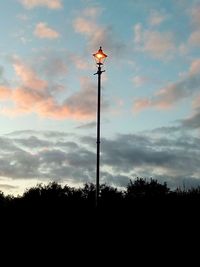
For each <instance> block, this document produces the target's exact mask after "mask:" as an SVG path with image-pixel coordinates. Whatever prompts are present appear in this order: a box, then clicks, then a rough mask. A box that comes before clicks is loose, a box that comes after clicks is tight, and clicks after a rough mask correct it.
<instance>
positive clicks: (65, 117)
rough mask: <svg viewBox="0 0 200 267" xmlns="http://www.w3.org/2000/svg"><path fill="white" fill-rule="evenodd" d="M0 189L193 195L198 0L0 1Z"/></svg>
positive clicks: (197, 176)
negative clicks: (98, 187) (101, 185)
mask: <svg viewBox="0 0 200 267" xmlns="http://www.w3.org/2000/svg"><path fill="white" fill-rule="evenodd" d="M0 10H1V27H0V35H1V42H0V125H1V127H0V190H2V191H3V192H5V193H11V194H21V193H22V192H23V191H24V189H25V188H27V187H30V186H33V185H35V184H37V183H46V182H49V181H52V180H55V181H58V182H60V183H67V184H69V185H72V186H80V185H82V184H83V183H85V182H95V162H96V137H95V136H96V128H95V127H96V98H97V77H96V76H94V75H93V74H94V73H95V72H96V66H95V63H94V60H93V58H92V54H93V53H94V52H96V51H97V50H98V49H99V46H102V47H103V50H104V52H105V53H106V54H108V58H107V60H106V62H105V65H104V68H105V70H106V72H105V73H103V75H102V123H101V129H102V147H101V181H102V182H106V183H109V184H111V185H113V186H119V187H123V186H126V184H127V183H128V181H129V179H130V178H136V177H146V178H150V177H153V178H155V179H158V180H159V181H162V182H163V181H166V182H167V183H168V184H169V185H170V186H171V187H173V188H174V187H176V186H180V187H183V186H187V187H188V186H196V185H198V184H200V135H199V130H200V90H199V89H200V1H199V0H190V1H189V0H176V1H175V0H167V1H166V0H126V1H118V0H109V1H106V0H97V1H96V0H7V1H0Z"/></svg>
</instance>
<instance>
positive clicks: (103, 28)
mask: <svg viewBox="0 0 200 267" xmlns="http://www.w3.org/2000/svg"><path fill="white" fill-rule="evenodd" d="M102 10H103V9H101V8H100V7H93V8H91V9H89V10H88V9H87V8H86V9H83V10H82V12H81V14H82V15H81V16H77V18H76V19H75V20H74V21H73V27H74V30H75V32H77V33H80V34H82V35H83V36H85V37H86V40H87V42H88V43H87V45H88V47H89V50H90V51H96V50H97V49H98V48H99V46H103V47H104V48H105V50H107V51H109V52H110V53H112V56H113V57H115V56H118V57H119V54H120V53H123V52H124V50H125V45H124V43H123V42H120V41H119V40H117V38H115V34H114V30H113V28H112V27H111V26H107V25H101V24H100V23H98V16H93V14H95V13H97V14H98V15H99V14H101V12H102ZM99 11H100V12H99ZM88 13H89V14H90V15H89V16H88V15H87V14H88Z"/></svg>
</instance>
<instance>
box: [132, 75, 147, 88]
mask: <svg viewBox="0 0 200 267" xmlns="http://www.w3.org/2000/svg"><path fill="white" fill-rule="evenodd" d="M148 81H149V78H147V77H145V76H139V75H136V76H135V77H133V79H132V82H133V84H134V86H136V87H140V86H143V85H144V84H146V83H147V82H148Z"/></svg>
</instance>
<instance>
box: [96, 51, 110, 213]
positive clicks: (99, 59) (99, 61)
mask: <svg viewBox="0 0 200 267" xmlns="http://www.w3.org/2000/svg"><path fill="white" fill-rule="evenodd" d="M93 56H94V58H95V61H96V63H97V66H98V71H97V73H95V74H98V94H97V164H96V193H95V206H96V208H97V207H98V206H99V178H100V175H99V173H100V119H101V117H100V111H101V74H102V72H104V71H105V70H103V71H102V70H101V67H102V65H103V62H104V60H105V58H106V57H107V55H106V54H104V53H103V51H102V47H101V46H100V49H99V50H98V52H97V53H95V54H93Z"/></svg>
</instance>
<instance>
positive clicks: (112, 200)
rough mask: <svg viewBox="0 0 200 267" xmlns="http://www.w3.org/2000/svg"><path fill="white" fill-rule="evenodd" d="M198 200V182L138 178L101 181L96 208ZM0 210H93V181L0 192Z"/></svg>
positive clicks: (197, 201)
mask: <svg viewBox="0 0 200 267" xmlns="http://www.w3.org/2000/svg"><path fill="white" fill-rule="evenodd" d="M189 203H193V204H195V205H198V204H199V203H200V186H199V187H197V188H191V189H187V190H186V189H180V188H179V189H176V190H170V189H169V187H168V186H167V184H166V183H163V184H161V183H159V182H158V181H157V180H154V179H151V180H146V179H142V178H138V179H136V180H134V181H131V180H130V182H129V184H128V185H127V187H126V189H125V190H123V191H122V190H119V189H117V188H114V187H112V186H109V185H106V184H102V185H101V186H100V198H99V207H98V209H99V210H112V209H118V211H119V210H120V209H121V210H125V209H126V210H127V209H128V210H133V209H134V210H137V208H140V207H141V206H144V208H145V209H147V207H148V208H149V207H151V208H152V207H153V208H154V209H155V208H156V207H160V205H163V207H166V206H167V205H171V207H174V205H177V204H180V205H182V204H184V205H185V204H189ZM0 210H1V211H3V210H9V211H12V210H13V211H16V210H23V211H24V210H25V211H26V212H28V211H30V210H31V211H33V210H39V211H44V212H47V211H51V212H57V211H62V212H66V211H70V210H73V211H74V210H80V211H81V210H90V211H91V210H95V185H94V184H85V185H84V186H83V187H82V188H74V187H69V186H67V185H65V186H61V185H60V184H58V183H56V182H52V183H49V184H48V185H43V184H39V185H37V186H35V187H32V188H30V189H27V190H26V191H25V192H24V194H23V195H22V196H18V197H14V196H5V195H4V193H3V192H0Z"/></svg>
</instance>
